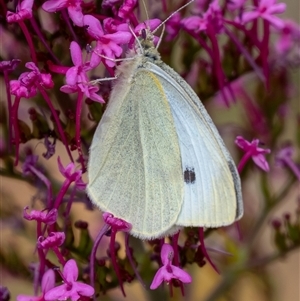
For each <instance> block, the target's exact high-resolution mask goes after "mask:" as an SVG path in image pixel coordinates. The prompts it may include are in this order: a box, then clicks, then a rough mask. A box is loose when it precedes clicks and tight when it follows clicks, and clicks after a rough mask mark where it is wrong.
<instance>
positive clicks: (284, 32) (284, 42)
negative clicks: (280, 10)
mask: <svg viewBox="0 0 300 301" xmlns="http://www.w3.org/2000/svg"><path fill="white" fill-rule="evenodd" d="M296 43H298V51H299V43H300V26H299V24H297V23H295V22H293V21H291V20H286V21H284V25H283V27H282V28H280V33H279V38H278V40H277V41H276V44H275V48H276V50H277V52H278V53H280V54H285V53H287V52H288V51H290V50H291V49H292V48H293V47H294V46H295V45H296Z"/></svg>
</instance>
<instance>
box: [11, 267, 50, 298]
mask: <svg viewBox="0 0 300 301" xmlns="http://www.w3.org/2000/svg"><path fill="white" fill-rule="evenodd" d="M54 286H55V274H54V271H53V270H51V269H50V270H48V271H47V272H45V273H44V275H43V278H42V284H41V291H42V295H41V296H28V295H18V296H17V301H44V300H45V298H44V297H45V294H46V293H47V292H48V291H49V290H51V289H52V288H53V287H54Z"/></svg>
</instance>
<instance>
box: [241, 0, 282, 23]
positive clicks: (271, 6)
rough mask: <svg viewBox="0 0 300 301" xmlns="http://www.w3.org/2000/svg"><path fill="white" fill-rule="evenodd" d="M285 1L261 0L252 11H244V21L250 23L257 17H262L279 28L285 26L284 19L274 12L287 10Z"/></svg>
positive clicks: (279, 12)
mask: <svg viewBox="0 0 300 301" xmlns="http://www.w3.org/2000/svg"><path fill="white" fill-rule="evenodd" d="M285 9H286V4H285V3H276V0H260V1H259V3H258V6H257V7H255V8H254V10H252V11H250V12H244V13H243V15H242V18H241V20H242V23H248V22H250V21H252V20H255V19H257V18H259V17H260V18H262V19H264V20H266V21H268V22H270V23H271V24H272V25H274V26H275V27H277V28H282V27H283V26H284V21H283V20H281V19H280V18H278V17H275V16H274V14H281V13H283V12H284V11H285Z"/></svg>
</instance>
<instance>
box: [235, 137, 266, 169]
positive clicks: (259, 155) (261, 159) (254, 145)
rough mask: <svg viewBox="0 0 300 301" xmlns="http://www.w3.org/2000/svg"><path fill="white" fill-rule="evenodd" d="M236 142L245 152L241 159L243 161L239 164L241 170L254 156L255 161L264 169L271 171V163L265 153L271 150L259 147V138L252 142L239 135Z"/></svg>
mask: <svg viewBox="0 0 300 301" xmlns="http://www.w3.org/2000/svg"><path fill="white" fill-rule="evenodd" d="M235 144H236V145H237V146H238V147H239V148H241V149H242V150H243V151H244V152H245V155H244V156H243V158H242V159H241V162H240V163H239V166H238V170H239V172H240V171H241V169H242V168H243V167H244V165H245V164H246V162H247V161H248V160H249V159H250V158H252V160H253V161H254V163H255V164H256V165H257V166H258V167H260V168H261V169H262V170H264V171H266V172H268V171H269V164H268V162H267V161H266V158H265V154H269V153H270V152H271V150H270V149H263V148H260V147H258V145H259V140H258V139H254V140H252V141H251V142H249V141H247V140H245V139H244V138H243V137H241V136H238V137H236V139H235Z"/></svg>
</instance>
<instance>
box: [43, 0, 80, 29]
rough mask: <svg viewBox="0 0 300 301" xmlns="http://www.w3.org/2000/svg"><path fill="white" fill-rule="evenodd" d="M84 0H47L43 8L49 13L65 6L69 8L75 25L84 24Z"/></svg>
mask: <svg viewBox="0 0 300 301" xmlns="http://www.w3.org/2000/svg"><path fill="white" fill-rule="evenodd" d="M81 4H82V0H50V1H46V2H45V3H44V4H43V5H42V8H43V10H45V11H47V12H49V13H55V12H57V11H60V10H62V9H64V8H67V9H68V13H69V16H70V19H71V20H72V21H73V22H74V24H75V25H77V26H80V27H82V26H83V13H82V8H81Z"/></svg>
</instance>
